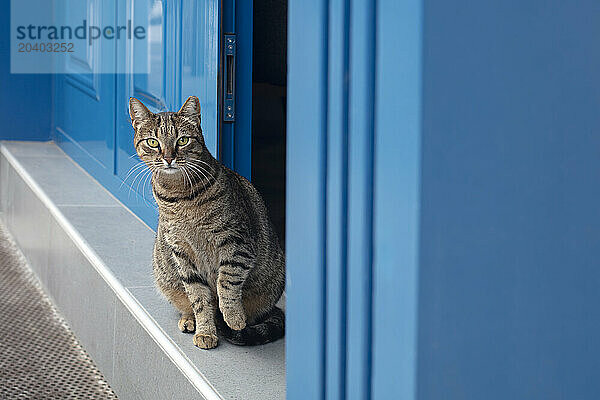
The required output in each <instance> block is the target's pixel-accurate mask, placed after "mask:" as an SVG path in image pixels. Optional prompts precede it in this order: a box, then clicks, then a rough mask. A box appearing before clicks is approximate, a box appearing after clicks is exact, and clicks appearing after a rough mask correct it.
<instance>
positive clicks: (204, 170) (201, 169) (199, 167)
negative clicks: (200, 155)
mask: <svg viewBox="0 0 600 400" xmlns="http://www.w3.org/2000/svg"><path fill="white" fill-rule="evenodd" d="M189 166H190V167H192V168H194V169H196V170H197V171H199V172H200V173H202V176H204V179H206V181H207V182H210V179H208V177H207V176H206V175H204V172H206V174H208V176H210V177H211V178H212V179H213V180H216V179H215V177H214V176H213V175H212V174H211V173H210V172H208V171H207V170H206V169H205V168H203V167H202V166H201V165H198V164H194V163H193V162H191V163H189Z"/></svg>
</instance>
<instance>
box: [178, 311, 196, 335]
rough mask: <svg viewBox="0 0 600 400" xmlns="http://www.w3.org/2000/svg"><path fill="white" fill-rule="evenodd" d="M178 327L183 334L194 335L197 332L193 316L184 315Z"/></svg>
mask: <svg viewBox="0 0 600 400" xmlns="http://www.w3.org/2000/svg"><path fill="white" fill-rule="evenodd" d="M177 326H178V327H179V330H180V331H181V332H183V333H193V332H194V331H195V330H196V319H195V318H194V316H193V315H182V316H181V318H179V322H178V323H177Z"/></svg>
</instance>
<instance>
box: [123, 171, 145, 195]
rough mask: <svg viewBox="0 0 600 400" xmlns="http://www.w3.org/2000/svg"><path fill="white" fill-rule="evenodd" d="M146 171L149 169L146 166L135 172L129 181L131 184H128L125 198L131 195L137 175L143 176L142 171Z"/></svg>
mask: <svg viewBox="0 0 600 400" xmlns="http://www.w3.org/2000/svg"><path fill="white" fill-rule="evenodd" d="M146 171H149V169H148V168H142V169H141V170H140V171H138V172H137V174H136V175H135V177H134V178H133V180H132V181H131V185H129V191H128V192H127V199H129V198H130V196H131V191H132V190H133V186H134V185H135V181H136V180H137V179H138V177H142V176H144V173H145V172H146Z"/></svg>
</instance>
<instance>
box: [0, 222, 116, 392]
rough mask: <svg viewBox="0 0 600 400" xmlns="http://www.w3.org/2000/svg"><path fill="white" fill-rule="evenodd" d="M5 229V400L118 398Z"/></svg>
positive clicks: (0, 306)
mask: <svg viewBox="0 0 600 400" xmlns="http://www.w3.org/2000/svg"><path fill="white" fill-rule="evenodd" d="M116 398H117V396H116V395H115V394H114V392H113V391H112V389H111V388H110V387H109V386H108V383H107V382H106V380H105V379H104V376H102V374H101V373H100V371H99V370H98V368H96V366H95V365H94V363H93V362H92V360H91V359H90V357H89V355H88V354H87V353H86V352H85V350H84V349H83V348H82V347H81V344H79V342H78V341H77V338H75V336H74V335H73V332H71V330H70V329H69V327H68V325H67V324H66V322H65V320H64V319H63V317H62V316H61V315H60V314H59V313H58V311H57V310H56V308H55V307H54V305H53V304H52V302H51V301H50V299H49V298H48V296H47V295H46V294H45V293H44V292H43V290H42V287H41V285H40V282H39V281H38V279H37V278H36V276H35V275H34V274H33V272H32V271H31V269H30V267H29V265H28V264H27V262H26V260H25V258H24V257H23V255H22V253H21V252H20V250H18V248H17V247H16V246H15V244H14V242H13V241H12V239H11V238H10V236H9V235H8V234H7V231H6V229H5V228H4V226H3V225H0V399H11V400H12V399H60V400H64V399H78V400H79V399H116Z"/></svg>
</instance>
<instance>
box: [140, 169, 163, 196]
mask: <svg viewBox="0 0 600 400" xmlns="http://www.w3.org/2000/svg"><path fill="white" fill-rule="evenodd" d="M159 171H160V170H159ZM153 173H154V172H152V173H151V174H148V175H147V176H146V178H145V179H144V183H143V184H142V199H144V202H145V203H146V204H148V205H152V204H151V203H150V202H149V201H148V200H147V199H146V183H147V181H148V178H150V182H152V175H153Z"/></svg>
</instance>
